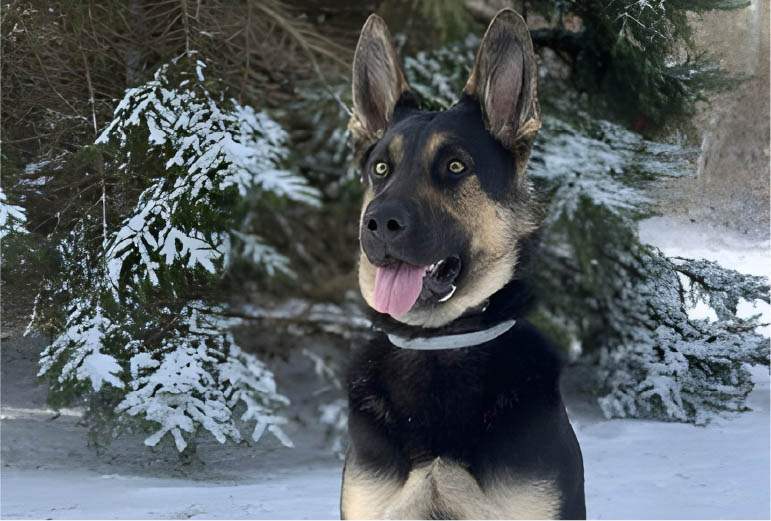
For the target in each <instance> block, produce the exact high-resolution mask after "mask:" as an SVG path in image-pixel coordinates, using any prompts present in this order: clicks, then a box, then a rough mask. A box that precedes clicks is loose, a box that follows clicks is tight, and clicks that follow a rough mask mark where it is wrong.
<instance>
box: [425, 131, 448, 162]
mask: <svg viewBox="0 0 771 521" xmlns="http://www.w3.org/2000/svg"><path fill="white" fill-rule="evenodd" d="M447 137H448V134H447V133H445V132H434V133H433V134H431V135H430V136H428V138H427V139H426V144H425V146H424V147H423V160H424V161H425V163H426V165H427V166H430V165H431V163H432V162H433V161H434V156H436V153H437V152H438V151H439V147H441V146H442V144H443V143H444V142H445V141H447Z"/></svg>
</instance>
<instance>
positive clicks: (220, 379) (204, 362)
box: [116, 307, 292, 452]
mask: <svg viewBox="0 0 771 521" xmlns="http://www.w3.org/2000/svg"><path fill="white" fill-rule="evenodd" d="M215 312H216V310H215ZM179 322H180V325H179V327H178V328H177V329H176V330H175V334H173V335H169V336H166V337H165V338H164V339H163V341H162V343H161V345H160V346H158V347H157V348H155V349H153V350H152V351H140V352H138V353H136V354H134V355H133V356H132V357H131V358H130V359H129V365H130V372H131V379H130V383H129V387H130V390H129V392H128V393H127V394H126V395H125V397H124V399H123V400H122V401H121V402H120V403H119V404H118V406H117V408H116V410H117V411H118V412H125V413H126V414H128V415H130V416H137V415H140V416H142V417H143V418H144V419H146V420H149V421H150V422H152V424H154V425H155V424H157V425H158V428H157V430H155V432H153V434H151V435H150V436H149V437H148V438H147V439H146V440H145V444H146V445H149V446H155V445H156V444H157V443H158V442H159V441H160V440H161V439H162V438H163V437H164V436H165V435H167V434H169V435H171V436H172V437H173V439H174V443H175V444H176V447H177V449H178V450H179V451H180V452H181V451H183V450H184V449H185V447H187V443H188V442H187V441H186V440H185V435H184V434H183V433H186V434H187V435H188V436H191V435H193V434H194V433H195V431H196V429H197V428H198V427H199V426H200V427H203V428H204V429H205V430H206V431H208V432H209V433H210V434H211V435H212V436H214V438H215V439H217V441H219V442H220V443H224V442H225V441H226V440H227V439H228V438H229V439H232V440H234V441H240V440H241V438H242V436H241V432H240V430H239V427H238V425H237V423H236V411H240V410H243V412H242V413H241V415H240V420H242V421H243V422H249V423H251V422H254V427H253V428H252V431H251V435H250V437H251V439H252V440H254V441H258V440H259V439H260V437H261V436H262V433H263V432H264V431H265V429H266V428H267V430H269V431H270V432H271V433H273V434H274V435H275V436H276V437H277V438H278V439H279V440H280V441H281V442H282V443H283V444H284V445H287V446H289V447H291V446H292V442H291V440H290V439H289V438H288V437H287V436H286V434H284V432H283V431H282V430H281V425H282V424H284V423H286V418H284V417H283V416H280V415H277V414H276V413H275V408H276V407H277V406H280V405H288V404H289V400H288V399H287V398H285V397H284V396H282V395H281V394H279V393H278V392H277V391H276V383H275V381H274V378H273V373H272V372H271V371H270V370H269V369H268V368H267V367H265V365H264V364H263V363H262V362H260V360H258V359H257V357H255V356H254V355H251V354H248V353H245V352H244V351H242V350H241V348H240V347H239V346H238V345H237V344H236V343H235V341H234V339H233V336H232V334H231V333H230V332H228V331H227V324H226V323H223V321H222V320H221V319H218V318H217V316H216V315H214V314H213V313H212V312H210V311H209V312H207V311H204V312H201V311H199V310H198V309H196V308H192V307H186V308H185V309H183V310H182V311H181V312H180V314H179Z"/></svg>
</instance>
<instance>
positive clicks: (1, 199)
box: [0, 188, 27, 239]
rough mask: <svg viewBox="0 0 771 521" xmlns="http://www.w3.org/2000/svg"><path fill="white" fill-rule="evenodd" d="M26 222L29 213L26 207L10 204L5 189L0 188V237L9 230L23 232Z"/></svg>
mask: <svg viewBox="0 0 771 521" xmlns="http://www.w3.org/2000/svg"><path fill="white" fill-rule="evenodd" d="M26 222H27V213H26V211H25V210H24V208H22V207H21V206H15V205H12V204H9V203H8V202H7V198H6V195H5V193H4V192H3V189H2V188H0V239H2V238H3V237H5V236H6V235H8V233H9V232H20V233H23V232H24V231H25V228H24V224H25V223H26Z"/></svg>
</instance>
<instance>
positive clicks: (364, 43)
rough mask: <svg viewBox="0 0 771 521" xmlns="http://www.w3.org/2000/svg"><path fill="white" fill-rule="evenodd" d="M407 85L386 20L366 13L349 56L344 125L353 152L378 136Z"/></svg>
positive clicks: (372, 141) (363, 147) (364, 146)
mask: <svg viewBox="0 0 771 521" xmlns="http://www.w3.org/2000/svg"><path fill="white" fill-rule="evenodd" d="M408 88H409V87H408V85H407V79H406V78H405V76H404V71H403V70H402V66H401V62H400V61H399V56H398V55H397V53H396V48H395V47H394V44H393V41H392V40H391V34H390V33H389V32H388V27H387V26H386V23H385V22H384V21H383V19H382V18H380V17H379V16H377V15H375V14H373V15H370V17H369V18H368V19H367V22H366V23H365V24H364V27H363V28H362V29H361V35H360V36H359V43H358V44H357V45H356V53H355V54H354V57H353V115H352V116H351V121H350V123H349V124H348V128H349V129H350V131H351V134H353V140H354V147H355V148H356V149H357V151H359V150H362V149H366V148H367V147H368V146H369V145H371V144H372V143H374V142H375V141H377V140H378V139H379V138H380V137H381V136H382V132H383V131H384V130H385V128H386V126H387V125H388V122H389V121H390V119H391V116H392V115H393V111H394V107H395V106H396V102H397V101H399V98H400V97H401V95H402V94H403V93H404V92H405V91H406V90H408Z"/></svg>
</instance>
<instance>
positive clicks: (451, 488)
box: [340, 9, 586, 519]
mask: <svg viewBox="0 0 771 521" xmlns="http://www.w3.org/2000/svg"><path fill="white" fill-rule="evenodd" d="M536 72H537V71H536V61H535V55H534V54H533V44H532V40H531V38H530V33H529V32H528V29H527V26H526V24H525V22H524V20H523V19H522V18H521V17H520V16H519V15H518V14H517V13H515V12H514V11H512V10H510V9H506V10H503V11H501V12H499V13H498V14H497V15H496V17H495V18H494V19H493V20H492V22H491V23H490V26H489V27H488V29H487V32H486V33H485V36H484V38H483V40H482V43H481V46H480V49H479V52H478V54H477V57H476V63H475V64H474V67H473V69H472V71H471V75H470V77H469V79H468V82H467V83H466V86H465V88H464V89H463V93H462V96H461V98H460V100H459V101H458V102H457V104H456V105H455V106H453V107H452V108H451V109H449V110H446V111H443V112H429V111H424V110H421V109H420V108H419V105H418V100H417V98H416V96H415V95H414V94H413V93H412V92H411V91H410V88H409V85H408V84H407V81H406V78H405V75H404V72H403V69H402V67H401V65H400V62H399V59H398V56H397V52H396V49H395V48H394V46H393V43H392V41H391V37H390V35H389V33H388V29H387V27H386V25H385V23H384V22H383V20H382V19H380V18H379V17H377V16H375V15H372V16H370V18H369V19H368V20H367V22H366V24H365V25H364V28H363V29H362V32H361V36H360V39H359V43H358V45H357V47H356V53H355V57H354V63H353V102H354V113H353V116H352V118H351V123H350V126H349V128H350V130H351V132H352V134H353V140H354V147H355V151H356V153H355V157H356V161H357V163H358V166H359V167H360V168H361V173H362V179H363V182H364V185H365V194H364V204H363V208H362V212H361V218H360V223H359V226H360V240H361V259H360V266H359V284H360V286H361V292H362V295H363V296H364V299H365V301H366V302H367V304H368V305H369V306H370V307H371V308H373V309H374V310H375V311H376V312H377V313H373V319H375V325H376V326H377V327H378V328H379V329H380V331H379V332H378V334H377V336H376V337H375V338H374V339H372V340H371V341H370V342H369V343H368V344H366V345H365V346H363V347H361V348H358V349H355V350H354V353H353V355H352V360H351V366H350V369H349V379H348V390H349V399H350V416H349V424H348V428H349V434H350V445H349V449H348V454H347V457H346V461H345V468H344V470H343V486H342V496H341V501H340V503H341V504H340V507H341V516H342V517H343V518H344V519H378V518H380V519H382V518H392V519H416V518H417V519H462V518H471V519H496V518H499V519H515V518H520V519H521V518H527V519H536V518H571V519H577V518H585V516H586V507H585V503H584V476H583V462H582V457H581V449H580V448H579V446H578V442H577V440H576V436H575V434H574V432H573V429H572V428H571V426H570V422H569V421H568V417H567V414H566V412H565V407H564V405H563V403H562V398H561V396H560V391H559V382H558V380H559V370H560V363H559V362H560V359H559V357H558V356H557V354H556V353H555V351H554V350H553V349H552V347H551V346H550V344H549V343H548V342H547V341H546V340H545V339H544V337H543V336H541V335H540V334H539V332H538V331H537V330H536V329H535V328H534V327H533V326H532V325H530V324H528V323H527V322H525V321H524V320H522V319H521V316H522V314H523V313H524V312H525V311H526V309H527V308H528V305H529V303H530V301H531V298H530V297H529V293H528V291H527V290H526V284H525V280H524V278H525V277H523V276H524V275H525V274H526V270H525V267H526V265H527V264H528V256H529V254H528V252H529V251H530V250H532V249H533V248H532V246H531V245H532V244H533V243H534V237H535V234H536V230H537V228H538V224H539V220H540V219H539V214H540V212H539V210H538V205H537V204H536V202H535V198H534V195H533V193H532V189H531V186H530V184H529V182H528V180H527V178H526V176H525V168H526V166H527V161H528V158H529V155H530V149H531V147H532V145H533V140H534V138H535V135H536V133H537V131H538V129H539V128H540V119H539V117H540V116H539V106H538V100H537V97H536V83H537V77H536Z"/></svg>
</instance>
